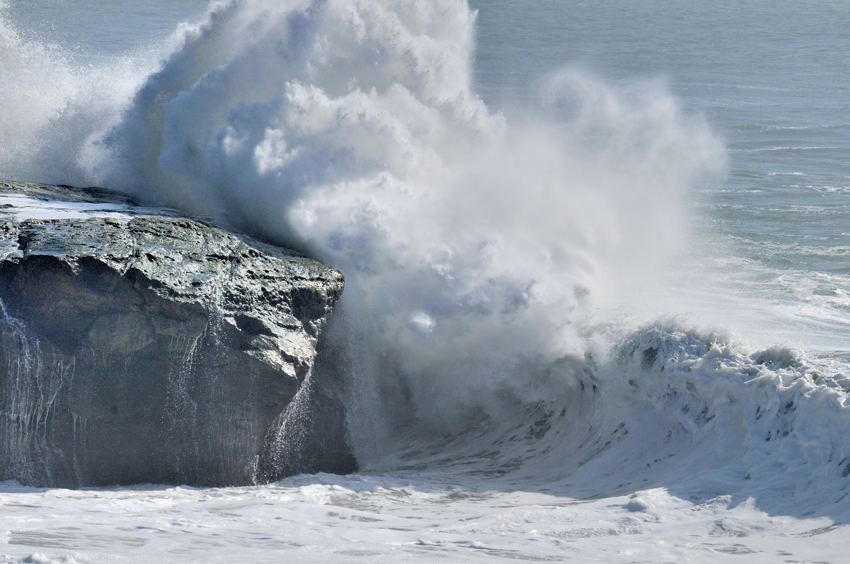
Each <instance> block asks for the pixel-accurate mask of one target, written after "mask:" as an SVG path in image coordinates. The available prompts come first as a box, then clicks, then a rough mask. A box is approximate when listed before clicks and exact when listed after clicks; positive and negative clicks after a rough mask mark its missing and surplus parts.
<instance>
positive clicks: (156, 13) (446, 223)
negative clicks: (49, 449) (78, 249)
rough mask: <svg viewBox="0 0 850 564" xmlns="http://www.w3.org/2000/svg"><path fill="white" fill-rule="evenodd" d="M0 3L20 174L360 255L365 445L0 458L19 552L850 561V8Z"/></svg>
mask: <svg viewBox="0 0 850 564" xmlns="http://www.w3.org/2000/svg"><path fill="white" fill-rule="evenodd" d="M0 6H2V10H1V11H0V135H2V138H3V140H4V142H3V144H2V146H0V177H3V178H14V179H19V180H28V181H42V182H54V183H67V184H77V185H100V186H105V187H110V188H115V189H119V190H123V191H126V192H128V193H131V194H134V195H136V196H138V197H140V198H141V199H143V200H145V201H146V202H150V203H152V204H165V205H169V206H173V207H177V208H179V209H181V210H184V211H186V212H187V213H197V214H204V215H214V216H216V217H218V218H219V219H220V220H222V221H226V222H229V223H230V224H232V225H233V226H234V227H236V228H240V229H245V230H249V231H251V232H252V233H255V234H258V235H260V236H263V237H266V238H268V239H270V240H273V241H277V242H280V243H284V244H287V245H292V246H296V247H299V248H303V249H305V250H307V251H309V252H311V253H312V254H313V255H315V256H317V257H319V258H321V259H322V260H325V261H327V262H329V263H331V264H334V265H335V266H337V267H339V268H340V269H341V270H342V271H343V272H344V273H345V275H346V281H347V286H346V291H345V296H344V298H343V301H342V303H341V304H340V307H339V311H338V319H337V321H336V322H335V323H334V324H333V326H332V327H331V328H330V331H329V333H328V338H329V339H330V340H331V342H332V343H334V346H335V347H338V348H339V349H340V350H342V351H344V352H345V354H344V355H340V356H341V357H344V358H346V359H347V360H346V363H345V365H341V366H337V367H336V369H337V370H339V371H340V372H341V373H343V374H344V375H345V382H346V386H345V388H346V389H345V391H344V394H345V396H346V403H347V405H348V408H349V413H348V417H349V428H350V432H351V439H352V443H353V446H354V449H355V452H356V454H357V456H358V459H359V461H360V463H361V465H362V471H361V473H359V474H356V475H352V476H332V475H310V476H306V475H304V476H296V477H292V478H289V479H286V480H283V481H281V482H278V483H274V484H270V485H263V486H255V487H241V488H221V489H199V488H190V487H172V486H161V485H139V486H136V487H131V488H115V489H94V490H80V491H71V490H57V489H36V488H29V487H24V486H20V485H18V484H15V483H5V484H2V485H0V543H2V546H0V554H2V555H3V561H6V562H20V561H27V562H54V561H55V562H81V563H82V562H104V561H108V562H150V561H168V562H171V561H175V562H177V561H179V562H240V561H244V562H277V561H282V560H286V561H296V562H328V561H339V562H387V563H389V562H407V561H410V562H413V561H415V562H475V561H482V562H484V561H487V562H490V561H500V560H505V561H510V560H515V561H553V562H560V561H575V562H594V561H599V562H674V561H677V562H678V561H685V562H722V561H727V560H728V561H745V562H783V561H784V562H834V563H837V562H843V561H845V560H846V554H847V552H848V550H850V528H848V526H847V525H848V524H850V498H848V493H849V492H850V489H848V488H850V439H848V437H850V411H848V407H846V403H847V393H848V391H850V206H848V200H847V199H848V198H850V165H849V164H848V163H849V162H850V158H848V157H850V117H849V116H850V73H848V72H847V71H848V68H850V34H848V33H847V29H848V28H850V6H848V4H847V3H846V2H843V1H838V0H836V1H826V0H823V1H821V0H813V1H810V2H805V3H803V2H785V3H777V2H768V1H767V0H748V1H746V2H740V3H726V2H698V1H685V0H682V1H673V2H642V3H637V2H628V1H617V0H614V1H610V2H604V3H599V2H584V1H578V0H576V1H572V0H570V1H563V2H560V1H559V2H525V1H519V0H486V1H485V0H480V1H473V0H471V1H470V2H469V3H468V4H466V3H464V2H459V1H455V0H445V1H440V0H434V1H433V2H419V1H413V0H409V1H397V2H390V1H382V0H326V1H318V0H316V1H307V0H301V1H299V0H288V1H271V0H268V1H262V0H254V1H245V2H224V3H220V4H218V5H216V7H214V8H210V7H209V6H208V5H207V2H202V1H195V0H191V1H189V0H187V1H184V2H179V3H176V2H164V1H162V0H156V1H152V2H146V3H138V2H135V3H134V2H128V1H124V0H121V1H114V2H108V3H106V2H98V1H94V0H77V1H74V2H70V1H68V0H29V1H26V2H24V1H20V2H19V1H16V0H12V1H7V2H5V3H2V2H0Z"/></svg>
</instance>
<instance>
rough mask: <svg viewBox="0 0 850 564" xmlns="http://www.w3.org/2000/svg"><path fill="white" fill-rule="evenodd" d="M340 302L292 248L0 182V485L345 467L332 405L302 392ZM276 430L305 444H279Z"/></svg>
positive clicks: (200, 478)
mask: <svg viewBox="0 0 850 564" xmlns="http://www.w3.org/2000/svg"><path fill="white" fill-rule="evenodd" d="M342 288H343V278H342V275H341V274H340V273H339V272H338V271H336V270H335V269H333V268H330V267H328V266H325V265H323V264H321V263H318V262H316V261H314V260H311V259H309V258H306V257H303V256H300V255H299V254H297V253H295V252H292V251H289V250H286V249H281V248H278V247H273V246H270V245H266V244H263V243H260V242H258V241H255V240H252V239H250V238H248V237H245V236H240V235H236V234H233V233H230V232H228V231H226V230H224V229H221V228H217V227H214V226H212V225H210V224H208V223H204V222H201V221H198V220H196V219H191V218H187V217H181V216H180V215H179V214H176V213H174V212H169V211H167V210H158V209H150V208H142V207H139V206H137V205H135V204H134V203H133V202H132V201H129V200H127V199H125V198H123V197H121V196H118V195H116V194H113V193H109V192H105V191H101V190H95V189H86V190H80V189H72V188H68V187H58V186H44V185H33V184H22V183H16V182H0V300H2V303H0V310H2V311H0V479H15V480H19V481H20V482H22V483H25V484H33V485H43V486H72V487H74V486H90V485H107V484H129V483H139V482H156V483H186V484H195V485H236V484H247V483H252V482H256V481H266V480H272V479H276V478H279V477H280V476H282V475H284V474H289V473H294V472H299V471H320V470H321V471H330V472H347V471H352V470H353V469H354V468H355V463H354V460H353V458H352V456H351V454H350V452H349V449H348V447H347V443H346V440H345V424H344V414H343V408H342V405H341V404H340V403H339V402H338V401H337V400H336V399H334V398H333V397H332V394H330V395H329V394H328V393H326V392H324V391H322V393H310V390H313V389H315V388H316V385H315V383H313V382H310V379H308V374H309V373H310V371H311V368H312V366H313V364H314V362H315V359H316V350H317V345H318V340H319V337H320V334H321V330H322V327H323V325H324V324H325V322H326V320H327V317H328V315H329V314H330V312H331V310H332V308H333V306H334V304H335V302H336V300H337V298H338V297H339V295H340V293H341V291H342ZM305 379H307V381H308V385H306V386H305V385H304V384H305ZM296 404H297V406H296ZM296 407H297V408H296ZM296 417H297V418H299V419H300V420H299V421H298V425H297V426H296V425H292V424H291V420H292V419H293V418H296ZM288 420H289V421H290V426H291V427H298V428H299V429H300V430H301V431H300V433H301V435H302V436H303V435H304V431H303V430H304V429H305V428H306V429H310V428H315V429H320V430H321V432H320V433H317V432H312V433H308V435H309V436H311V437H314V438H315V439H316V440H315V443H316V444H299V445H297V448H295V447H292V446H287V445H285V444H283V443H285V442H286V441H287V440H289V438H288V437H287V434H286V429H285V428H284V427H285V423H286V422H287V421H288ZM301 442H302V443H303V441H301ZM311 449H312V452H306V453H305V452H303V451H304V450H307V451H310V450H311ZM281 453H284V454H286V453H289V454H288V455H287V456H285V455H282V454H281Z"/></svg>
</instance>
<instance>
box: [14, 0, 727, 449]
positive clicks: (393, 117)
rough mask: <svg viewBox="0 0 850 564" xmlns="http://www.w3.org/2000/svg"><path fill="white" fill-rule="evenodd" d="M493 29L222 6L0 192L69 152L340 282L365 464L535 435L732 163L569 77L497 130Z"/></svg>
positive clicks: (686, 124)
mask: <svg viewBox="0 0 850 564" xmlns="http://www.w3.org/2000/svg"><path fill="white" fill-rule="evenodd" d="M475 18H476V14H475V12H474V11H472V10H471V9H470V8H469V7H468V6H467V5H466V4H465V3H462V2H455V1H435V2H427V3H423V2H414V1H412V0H410V1H401V2H384V1H377V0H356V1H342V0H338V1H333V0H330V1H289V2H268V1H266V2H264V1H253V2H225V3H220V4H218V5H216V6H215V7H214V8H213V9H212V10H211V11H210V13H209V14H208V15H207V17H206V19H205V20H204V21H203V22H202V23H200V24H199V25H197V26H195V27H186V28H184V29H183V30H182V31H181V32H179V33H180V38H179V40H175V41H174V42H175V44H176V45H178V47H177V48H176V49H175V50H174V52H173V53H172V54H171V55H169V56H168V57H167V58H166V59H165V60H164V61H162V63H161V65H160V68H159V70H158V71H157V72H154V73H152V74H150V75H149V76H147V77H141V78H140V79H139V80H138V84H140V86H139V88H138V89H137V91H136V93H135V94H134V95H133V96H132V97H130V96H127V97H126V98H125V101H124V103H123V104H115V103H112V101H113V100H114V98H110V101H109V103H100V104H85V105H80V104H79V101H78V100H79V99H80V97H81V96H82V94H79V92H81V91H82V92H85V91H86V90H85V88H83V89H82V90H80V89H76V90H73V91H72V93H71V94H70V95H69V96H68V97H67V98H63V99H62V102H61V103H60V102H57V103H56V104H54V105H53V106H51V108H57V109H54V110H53V114H52V115H51V117H50V119H49V120H48V121H49V123H50V128H55V129H58V130H62V131H66V130H70V131H72V134H70V136H67V135H66V134H63V137H61V138H58V139H56V140H53V139H52V138H49V140H50V142H49V143H48V144H46V147H47V148H45V147H41V146H39V147H37V149H38V150H30V149H27V148H26V147H25V148H21V149H16V151H17V152H15V153H14V155H13V157H14V158H12V157H9V158H7V159H4V160H2V161H0V172H2V173H3V174H4V175H5V174H14V175H16V176H21V175H25V174H27V173H29V174H36V169H37V168H38V166H39V163H40V162H43V158H44V155H45V152H44V151H45V150H49V151H50V154H51V155H52V156H51V162H54V163H57V166H64V167H66V169H67V172H66V174H67V177H68V178H71V179H79V178H83V179H85V183H90V184H98V185H103V186H108V187H112V188H118V189H122V190H125V191H127V192H131V193H133V194H135V195H137V196H140V197H141V198H143V199H146V200H157V201H160V202H165V203H167V204H171V205H175V206H178V207H180V208H183V209H186V210H189V211H194V212H197V213H204V214H212V215H216V216H218V217H220V218H222V219H224V220H227V221H229V222H231V223H232V224H234V225H235V226H237V227H240V228H242V229H246V230H249V231H251V232H254V233H259V234H262V235H264V236H266V237H268V238H270V239H273V240H276V241H278V242H284V243H288V244H290V245H296V246H299V247H301V248H304V249H306V250H308V251H309V252H311V253H313V254H315V255H316V256H318V257H319V258H321V259H323V260H325V261H328V262H330V263H332V264H334V265H335V266H337V267H339V268H340V269H341V270H343V272H345V274H346V280H347V287H346V292H345V296H344V298H343V300H342V304H341V310H342V313H341V315H343V316H345V317H346V318H347V319H348V322H347V323H339V324H337V325H336V327H337V328H338V329H337V330H334V331H332V332H331V333H330V334H329V338H331V339H333V340H334V341H335V342H336V344H337V345H338V346H339V347H347V348H348V352H347V353H346V354H345V356H346V358H348V359H349V360H350V362H349V363H347V365H346V366H339V367H336V370H344V371H346V372H348V373H349V374H350V375H351V377H352V378H353V379H355V380H356V382H355V383H354V384H352V389H353V390H355V392H356V395H357V396H358V398H357V400H356V401H354V400H352V402H351V405H352V410H351V411H352V413H351V414H350V423H351V429H352V433H353V436H354V439H355V442H358V444H360V445H361V452H360V454H361V456H362V457H364V458H368V457H369V456H370V453H369V452H368V451H369V450H370V447H369V446H368V445H370V444H372V445H374V444H380V442H381V441H382V440H383V438H384V437H386V435H387V434H388V433H391V432H393V431H395V430H397V429H399V428H411V427H413V428H416V429H419V430H420V431H421V430H429V429H430V430H433V431H435V432H437V433H438V434H443V433H451V432H456V431H457V430H459V429H463V428H466V427H469V426H472V425H474V424H476V423H480V422H482V421H488V420H495V419H499V418H504V417H508V418H509V417H511V416H518V417H522V416H523V414H524V413H526V411H527V406H528V405H536V403H537V402H539V401H540V399H541V398H550V397H552V396H553V395H554V396H557V395H558V394H560V393H568V390H567V389H566V388H565V389H559V388H558V387H557V378H552V377H548V378H541V376H540V374H549V373H551V370H550V367H551V366H552V364H553V363H555V362H556V361H558V359H563V358H565V357H571V358H579V359H580V358H583V356H584V354H585V352H586V345H585V344H584V340H583V339H582V338H581V337H580V336H579V335H578V330H577V329H576V325H577V322H578V321H580V320H582V319H584V318H585V317H586V316H587V314H588V312H589V311H592V310H593V309H594V308H595V307H596V306H599V305H604V304H608V303H611V302H616V301H617V299H618V296H619V295H620V294H621V290H622V289H623V287H624V286H629V285H633V284H638V283H639V282H640V281H641V280H645V279H646V278H647V277H651V276H652V275H653V272H654V271H655V270H657V269H659V268H661V267H662V266H663V265H664V263H665V261H666V260H667V259H668V258H669V256H670V254H671V252H673V251H674V250H675V249H676V242H677V241H678V240H680V239H681V238H682V236H683V222H684V218H685V214H684V212H683V210H682V206H681V199H682V197H683V195H684V194H686V193H687V191H688V189H689V188H690V186H692V185H693V183H694V182H696V181H697V179H698V178H700V175H702V174H705V173H707V172H712V171H716V170H718V169H720V168H721V167H722V164H723V160H724V153H723V148H722V144H721V143H720V142H719V141H718V139H717V138H716V137H715V136H714V135H713V134H712V133H711V132H710V131H709V129H708V127H707V126H706V125H705V123H704V122H703V121H702V120H701V119H700V118H699V117H697V116H689V115H687V114H685V113H684V112H683V111H682V110H681V108H680V107H679V106H678V104H677V102H676V101H675V100H674V99H673V98H672V97H671V96H670V94H669V93H668V92H667V91H666V89H665V88H664V87H663V85H660V84H659V83H658V82H647V83H639V82H635V83H631V84H625V85H611V84H608V83H606V82H605V81H603V80H601V79H599V78H596V77H594V76H593V75H591V74H590V73H587V72H582V71H578V70H567V71H564V72H562V73H560V74H558V75H556V76H554V77H552V79H551V80H549V81H548V82H547V83H546V85H545V88H544V89H543V90H544V91H543V93H542V94H541V96H542V99H543V104H541V106H542V107H543V108H544V109H543V110H542V111H541V112H538V113H536V114H535V115H525V116H521V117H516V116H512V117H511V118H510V119H508V118H507V117H506V116H504V115H502V114H499V113H496V112H494V111H492V110H491V109H489V108H487V107H486V106H485V104H484V103H483V102H482V101H481V99H480V98H479V97H478V96H477V95H476V93H475V91H474V89H473V85H472V74H471V66H472V62H473V58H474V26H475ZM45 57H46V59H47V60H51V59H50V57H49V56H47V55H45ZM60 62H61V61H60ZM62 68H65V67H64V66H63V67H62ZM69 72H70V71H69ZM80 72H82V71H80V70H78V69H75V70H74V72H73V73H71V75H72V76H74V77H76V76H77V74H76V73H80ZM83 76H85V73H83ZM69 80H70V79H69ZM119 90H121V89H119ZM125 94H126V92H124V91H121V92H118V93H116V94H115V98H120V97H121V96H122V95H125ZM83 98H84V96H83ZM101 102H102V99H101ZM78 106H79V107H78ZM83 106H84V109H83ZM97 108H100V110H101V111H102V113H103V115H102V116H98V117H99V118H100V119H98V120H92V119H90V116H89V112H92V111H96V109H97ZM43 113H44V112H41V114H43ZM41 114H40V115H41ZM47 114H50V112H47ZM81 115H82V116H85V117H86V119H82V118H81V117H80V116H81ZM40 119H41V118H40ZM92 121H96V122H97V124H96V125H92V123H91V122H92ZM78 122H79V123H78ZM82 123H84V124H85V126H84V127H83V126H80V124H82ZM104 124H106V125H104ZM43 129H44V127H42V130H43ZM59 146H61V149H62V150H61V151H60V150H59V149H57V147H59ZM9 154H10V155H12V153H9ZM12 161H14V163H15V167H13V168H10V167H11V165H10V164H9V163H11V162H12ZM21 163H23V164H21ZM27 167H29V169H28V168H27ZM344 327H348V328H351V331H347V332H343V331H341V330H339V328H344ZM562 378H563V380H564V382H565V385H567V384H569V385H568V386H567V388H569V386H571V385H573V384H575V382H572V381H571V379H570V378H569V377H568V375H564V376H563V377H562ZM552 386H555V387H554V388H553V387H552ZM570 389H571V388H570ZM514 411H516V413H513V412H514Z"/></svg>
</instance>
